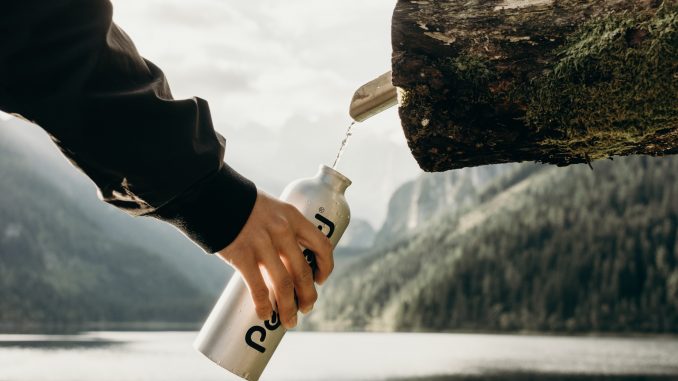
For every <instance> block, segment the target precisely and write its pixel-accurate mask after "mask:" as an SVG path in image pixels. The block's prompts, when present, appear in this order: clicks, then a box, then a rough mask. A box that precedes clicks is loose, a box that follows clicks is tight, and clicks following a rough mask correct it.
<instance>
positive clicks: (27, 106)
mask: <svg viewBox="0 0 678 381" xmlns="http://www.w3.org/2000/svg"><path fill="white" fill-rule="evenodd" d="M0 29H4V30H0V108H1V109H3V110H4V111H7V112H12V113H18V114H21V115H23V116H24V117H26V118H27V119H29V120H32V121H34V122H35V123H37V124H39V125H40V126H41V127H42V128H44V129H45V130H46V131H47V132H48V133H49V134H50V135H51V136H52V138H53V140H54V141H55V143H56V144H57V145H58V146H59V147H60V149H61V150H62V152H63V153H64V154H65V155H66V156H67V157H68V158H69V159H70V160H71V162H73V164H75V165H76V166H77V167H79V168H80V169H81V170H82V171H83V172H85V173H86V174H87V175H88V176H89V177H90V178H91V179H92V180H93V181H94V182H95V183H96V185H97V187H98V189H99V193H100V196H101V198H102V199H103V200H104V201H106V202H108V203H110V204H112V205H115V206H116V207H118V208H120V209H122V210H124V211H126V212H128V213H130V214H132V215H136V216H142V215H143V216H152V217H155V218H159V219H161V220H164V221H167V222H170V223H172V224H173V225H174V226H176V227H177V228H179V229H180V230H181V231H182V232H184V233H185V234H186V235H187V236H188V237H190V238H191V239H192V240H193V241H195V242H196V243H197V244H199V245H200V246H201V247H202V248H203V249H204V250H205V251H207V252H210V253H214V252H220V253H221V254H220V256H222V257H224V258H226V259H227V260H229V262H230V263H233V264H235V263H238V264H240V263H244V262H245V261H242V260H240V257H243V256H245V254H243V253H244V251H243V250H240V251H239V252H240V254H236V253H234V250H227V249H229V248H232V247H233V246H234V244H235V246H239V247H254V245H253V240H255V239H256V240H257V241H259V238H260V237H255V236H254V235H253V234H250V233H248V232H250V231H253V232H258V233H261V232H260V231H259V230H261V229H260V228H262V227H266V226H269V227H270V226H272V225H271V224H270V223H269V222H270V221H269V220H270V217H267V216H268V214H267V213H264V212H263V211H262V212H261V213H254V212H253V210H254V211H258V210H260V209H262V208H274V209H273V210H272V211H273V212H275V211H276V209H275V208H278V209H280V208H282V207H283V206H280V205H278V204H276V203H275V202H273V201H275V200H273V199H271V198H270V197H268V196H266V195H265V194H259V195H257V190H256V187H255V186H254V184H253V183H252V182H250V181H249V180H247V179H246V178H244V177H242V176H241V175H239V174H238V173H237V172H235V171H234V170H233V169H231V168H230V167H229V166H228V165H226V164H225V163H224V162H223V157H224V146H225V142H224V139H223V138H222V137H221V136H220V135H218V134H217V133H216V132H215V131H214V128H213V126H212V121H211V118H210V113H209V109H208V106H207V102H205V101H204V100H202V99H198V98H193V99H189V100H174V99H173V98H172V95H171V93H170V90H169V86H168V84H167V81H166V80H165V77H164V75H163V73H162V71H160V69H159V68H157V67H156V66H155V65H153V64H152V63H151V62H149V61H146V60H144V59H143V58H142V57H141V56H140V55H139V53H138V52H137V51H136V49H135V47H134V45H133V43H132V42H131V40H130V39H129V38H128V37H127V36H126V35H125V33H124V32H123V31H122V30H121V29H119V28H118V27H117V26H116V25H115V24H113V23H112V7H111V4H110V2H109V1H107V0H52V1H38V0H25V1H24V2H12V4H11V5H3V12H2V13H0ZM257 205H259V206H257ZM281 205H282V204H281ZM269 214H271V213H269ZM273 214H275V213H273ZM283 214H284V216H287V217H288V218H284V220H285V221H286V222H285V224H287V225H286V226H287V232H286V233H284V234H281V235H278V236H275V237H274V236H272V233H271V232H270V229H264V234H269V236H270V238H269V239H270V241H271V242H273V244H271V245H263V246H262V245H259V247H260V248H259V249H256V250H247V252H253V253H251V255H249V256H250V257H252V258H255V259H256V260H257V261H258V262H252V261H248V262H247V263H248V264H247V265H243V266H244V267H243V266H241V265H238V266H236V268H238V270H239V271H241V272H243V274H244V277H245V278H246V281H247V280H249V282H248V285H250V290H251V291H252V294H253V296H254V295H261V294H263V291H264V290H263V289H262V287H266V284H262V283H261V282H258V279H254V278H256V276H254V275H251V274H253V273H254V272H255V271H260V270H258V269H259V264H260V263H261V262H264V259H262V258H268V259H266V261H265V262H266V263H269V265H267V266H264V267H268V268H270V271H269V272H273V273H275V274H277V278H276V279H278V280H277V281H275V282H274V284H275V285H279V286H278V287H272V288H273V289H280V290H283V289H284V290H288V289H289V287H288V285H287V284H289V283H292V284H293V285H294V286H295V288H297V289H298V290H297V293H298V294H299V295H300V305H301V306H302V308H304V307H308V305H309V304H310V305H312V302H311V300H312V301H315V297H314V296H313V294H314V293H315V290H314V289H313V293H311V292H310V290H309V286H308V282H302V281H301V280H302V279H304V276H305V273H300V271H301V270H300V268H299V266H298V264H299V263H300V262H299V261H300V260H301V259H300V260H297V258H296V256H295V254H294V253H292V250H291V248H290V245H289V244H288V245H287V249H286V252H287V256H289V257H291V258H293V260H292V262H293V263H294V264H295V266H292V265H290V266H287V267H282V268H281V265H282V263H283V261H282V259H284V258H285V255H282V254H280V255H279V252H276V251H275V249H276V248H278V247H279V246H280V245H276V244H275V242H278V241H281V240H284V241H286V242H289V241H290V240H291V239H294V240H296V241H297V242H298V241H299V240H300V239H302V238H301V237H302V236H307V239H306V240H305V241H309V242H307V243H310V244H312V245H314V246H317V247H315V248H314V249H315V250H317V252H318V254H319V255H320V256H325V257H327V256H328V255H329V256H330V257H331V251H330V252H328V250H327V249H326V247H325V246H324V243H323V241H321V240H320V239H318V237H315V238H313V237H314V235H315V234H318V235H321V234H320V233H318V232H317V231H316V230H315V228H314V227H313V226H312V224H310V223H308V222H306V223H304V222H305V221H304V222H302V221H300V220H299V219H298V218H297V217H298V216H296V215H294V212H291V211H289V210H288V209H286V211H285V213H283ZM274 225H275V224H274ZM276 229H277V228H276ZM278 230H281V229H278ZM309 230H312V231H313V232H314V234H310V233H308V231H309ZM241 233H244V234H241ZM236 237H238V238H239V239H238V240H236ZM308 237H311V239H308ZM302 240H303V239H302ZM310 247H313V246H310ZM225 251H226V252H228V253H230V255H224V254H223V253H224V252H225ZM262 251H263V252H266V251H268V253H261V252H262ZM328 253H329V254H328ZM272 256H275V258H276V259H277V261H275V260H271V257H272ZM301 258H302V259H303V256H301ZM326 262H327V261H326ZM328 270H329V268H327V267H326V268H325V271H324V272H323V276H322V277H323V278H325V277H326V275H328V274H329V271H328ZM330 271H331V270H330ZM258 276H259V278H261V274H260V273H258ZM297 279H299V280H300V281H297ZM310 288H313V286H312V282H311V286H310ZM293 291H294V289H293V290H292V293H293ZM278 294H280V295H281V296H280V297H279V298H278V301H279V303H278V304H280V309H281V310H282V311H284V312H286V314H284V316H287V315H289V316H290V317H289V322H291V319H292V317H291V315H292V313H291V311H292V310H294V314H295V315H296V306H294V302H293V294H292V295H290V292H285V293H283V292H277V293H276V295H278ZM283 295H284V296H283ZM255 303H257V307H258V310H259V311H260V312H261V314H262V315H264V314H263V312H268V314H269V315H270V308H271V306H270V303H269V302H268V300H266V302H265V303H264V302H263V300H261V299H260V298H259V300H257V298H255Z"/></svg>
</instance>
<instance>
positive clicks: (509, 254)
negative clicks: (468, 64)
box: [306, 157, 678, 333]
mask: <svg viewBox="0 0 678 381" xmlns="http://www.w3.org/2000/svg"><path fill="white" fill-rule="evenodd" d="M425 191H427V190H422V192H425ZM438 215H439V217H437V218H435V219H432V220H430V221H427V222H426V223H425V224H422V225H420V226H419V227H418V228H417V232H416V233H415V234H413V235H412V236H411V237H410V238H409V239H406V240H401V241H396V242H393V243H392V244H391V245H390V246H386V247H385V248H381V249H380V248H376V249H374V250H373V251H372V252H371V253H369V254H367V255H366V258H365V259H363V260H360V261H357V262H355V263H354V264H353V265H352V266H351V267H350V268H349V269H348V270H347V271H345V272H343V273H342V274H338V276H337V277H335V278H334V279H332V280H331V281H330V282H328V284H327V286H326V287H324V289H323V295H322V297H321V301H320V302H319V303H318V305H317V306H316V311H315V312H314V314H312V315H311V316H310V317H309V319H308V320H307V321H306V327H310V328H320V329H372V330H387V331H388V330H417V331H450V330H502V331H506V330H510V331H515V330H535V331H635V332H674V333H675V332H678V242H677V241H676V233H677V231H678V158H675V157H667V158H660V159H652V158H646V157H636V158H627V159H622V160H614V161H607V162H601V163H596V165H595V170H594V171H591V170H590V169H589V168H588V167H587V166H576V167H568V168H557V167H551V166H537V165H531V164H527V165H522V166H519V167H516V168H513V169H512V170H511V171H510V172H509V173H507V174H505V175H504V176H502V177H500V178H498V179H496V180H494V181H491V182H490V183H488V184H487V186H486V187H485V188H484V191H482V192H481V193H480V194H479V195H478V197H477V199H476V200H475V201H474V202H471V203H469V204H468V205H466V206H465V207H464V208H461V209H458V208H447V209H446V211H445V212H441V213H439V214H438ZM356 295H359V297H356Z"/></svg>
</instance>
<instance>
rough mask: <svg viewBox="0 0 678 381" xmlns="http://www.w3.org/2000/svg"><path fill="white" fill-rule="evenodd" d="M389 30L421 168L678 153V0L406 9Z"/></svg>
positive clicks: (455, 2)
mask: <svg viewBox="0 0 678 381" xmlns="http://www.w3.org/2000/svg"><path fill="white" fill-rule="evenodd" d="M392 28H393V29H392V41H393V83H394V85H396V86H397V87H398V88H399V98H400V109H399V112H400V117H401V120H402V126H403V129H404V132H405V135H406V137H407V139H408V142H409V145H410V148H411V150H412V152H413V154H414V156H415V158H416V159H417V161H418V162H419V165H420V166H421V167H422V169H424V170H427V171H443V170H448V169H453V168H462V167H468V166H476V165H483V164H493V163H505V162H519V161H538V162H545V163H553V164H558V165H568V164H573V163H582V162H589V163H590V161H592V160H596V159H601V158H608V157H611V156H613V155H631V154H648V155H665V154H673V153H676V152H678V5H677V1H676V0H670V1H669V0H664V1H661V0H599V1H582V0H446V1H434V0H419V1H412V0H398V3H397V5H396V9H395V12H394V15H393V24H392Z"/></svg>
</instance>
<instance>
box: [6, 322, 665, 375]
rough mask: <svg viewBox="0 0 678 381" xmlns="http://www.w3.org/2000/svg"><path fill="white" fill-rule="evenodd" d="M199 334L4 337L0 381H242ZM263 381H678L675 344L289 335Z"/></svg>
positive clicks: (657, 341)
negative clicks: (197, 346)
mask: <svg viewBox="0 0 678 381" xmlns="http://www.w3.org/2000/svg"><path fill="white" fill-rule="evenodd" d="M195 335H196V334H195V333H192V332H91V333H86V334H81V335H60V336H53V335H48V336H41V335H0V381H24V380H25V381H67V380H68V381H80V380H82V381H85V380H86V381H90V380H97V381H109V380H110V381H137V380H146V381H155V380H158V381H160V380H162V381H186V380H195V381H198V380H205V381H210V380H225V381H227V380H238V378H237V377H235V376H232V375H230V374H228V373H227V372H226V371H224V370H222V369H221V368H219V367H217V366H216V365H214V364H213V363H211V362H210V361H209V360H207V359H206V358H204V357H203V356H202V355H201V354H200V353H198V352H196V351H195V350H193V348H192V346H191V343H192V341H193V339H194V337H195ZM262 380H264V381H265V380H290V381H291V380H299V381H303V380H401V381H405V380H408V381H409V380H412V381H414V380H417V381H425V380H426V381H480V380H488V381H499V380H502V381H581V380H594V381H660V380H661V381H663V380H678V338H673V337H658V338H648V337H643V338H609V337H605V338H594V337H557V336H514V335H475V334H401V333H399V334H373V333H296V332H292V333H288V334H287V336H286V337H285V339H284V340H283V342H282V343H281V345H280V347H279V348H278V351H277V352H276V354H275V355H274V357H273V360H272V361H271V364H270V365H269V367H268V369H267V370H266V372H265V373H264V375H263V376H262Z"/></svg>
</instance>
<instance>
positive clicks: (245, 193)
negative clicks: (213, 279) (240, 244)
mask: <svg viewBox="0 0 678 381" xmlns="http://www.w3.org/2000/svg"><path fill="white" fill-rule="evenodd" d="M256 199H257V188H256V186H255V185H254V183H252V182H251V181H250V180H248V179H246V178H245V177H243V176H241V175H240V174H239V173H238V172H236V171H235V170H233V169H232V168H231V167H229V166H228V165H226V164H224V165H223V166H222V167H221V169H219V171H218V172H216V173H215V174H213V175H211V176H210V177H208V178H206V179H204V180H202V181H201V182H199V183H198V184H196V185H195V186H193V187H192V188H191V189H189V190H188V191H187V192H185V193H183V194H182V195H180V196H179V197H177V198H175V199H174V200H172V201H170V202H169V203H167V204H165V205H163V206H162V207H160V208H158V209H157V210H156V211H154V212H153V213H150V214H149V215H150V216H153V217H156V218H158V219H161V220H163V221H167V222H169V223H171V224H172V225H174V226H175V227H177V228H178V229H179V230H180V231H181V232H183V233H184V234H185V235H186V236H188V238H190V239H191V240H193V241H194V242H195V243H197V244H198V245H199V246H200V247H201V248H202V249H203V250H205V251H206V252H208V253H216V252H218V251H220V250H222V249H223V248H225V247H226V246H228V245H229V244H230V243H231V242H233V240H235V238H236V237H237V236H238V234H240V230H242V227H243V226H244V225H245V223H246V222H247V219H248V218H249V216H250V213H251V212H252V208H253V207H254V202H255V201H256Z"/></svg>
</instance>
